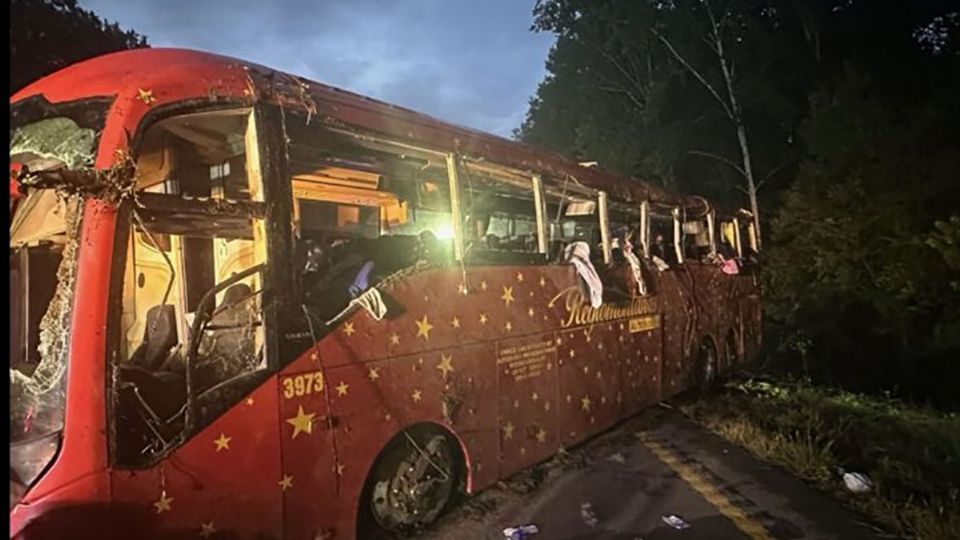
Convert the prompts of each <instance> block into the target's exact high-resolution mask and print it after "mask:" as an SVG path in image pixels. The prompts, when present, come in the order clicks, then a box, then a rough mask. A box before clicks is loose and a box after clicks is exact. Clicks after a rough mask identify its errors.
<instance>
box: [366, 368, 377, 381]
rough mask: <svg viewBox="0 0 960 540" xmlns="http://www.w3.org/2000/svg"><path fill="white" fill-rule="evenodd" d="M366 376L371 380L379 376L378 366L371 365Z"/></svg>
mask: <svg viewBox="0 0 960 540" xmlns="http://www.w3.org/2000/svg"><path fill="white" fill-rule="evenodd" d="M367 378H368V379H370V380H371V381H375V380H377V379H379V378H380V368H375V367H372V368H370V371H368V372H367Z"/></svg>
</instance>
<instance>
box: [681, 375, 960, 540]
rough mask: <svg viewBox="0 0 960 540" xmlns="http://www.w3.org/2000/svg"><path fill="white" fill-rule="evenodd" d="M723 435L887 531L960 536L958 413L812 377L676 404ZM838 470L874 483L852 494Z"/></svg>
mask: <svg viewBox="0 0 960 540" xmlns="http://www.w3.org/2000/svg"><path fill="white" fill-rule="evenodd" d="M678 405H679V407H680V409H681V410H682V411H683V412H684V413H685V414H687V415H688V416H690V417H691V418H693V419H694V420H696V421H697V422H699V423H701V424H703V425H704V426H706V427H707V428H708V429H710V430H712V431H713V432H715V433H717V434H719V435H720V436H722V437H724V438H725V439H727V440H729V441H731V442H733V443H736V444H738V445H740V446H743V447H744V448H746V449H747V450H749V451H750V452H751V453H753V454H754V455H756V456H757V457H759V458H762V459H764V460H767V461H770V462H773V463H776V464H779V465H780V466H782V467H784V468H785V469H787V470H788V471H790V472H791V473H792V474H794V475H796V476H798V477H800V478H803V479H805V480H807V481H809V482H811V483H813V484H815V485H817V486H818V487H819V488H821V489H823V490H826V491H829V492H831V493H833V494H834V495H836V496H837V497H839V498H841V499H843V500H844V501H846V502H847V503H848V504H849V505H850V506H851V507H853V508H854V509H856V510H858V511H860V512H862V513H863V514H864V515H866V516H867V517H868V518H869V519H870V520H871V521H872V522H873V523H874V524H875V525H876V526H877V527H878V528H880V529H882V530H883V531H885V532H887V533H890V534H893V535H896V536H900V537H906V538H917V539H921V540H941V539H958V538H960V415H957V414H952V415H949V414H944V413H940V412H938V411H935V410H932V409H926V408H921V407H916V406H911V405H908V404H905V403H903V402H900V401H897V400H894V399H890V398H882V397H873V396H865V395H861V394H853V393H850V392H845V391H842V390H839V389H833V388H825V387H819V386H813V385H811V384H809V383H805V382H796V381H787V380H779V381H776V380H775V381H770V380H755V379H750V380H740V381H733V382H729V383H727V384H726V385H724V386H723V388H722V389H721V390H720V391H718V392H716V393H714V394H710V395H706V396H701V397H697V398H694V399H692V400H689V401H684V402H682V403H679V404H678ZM839 467H843V468H844V469H845V470H848V471H855V472H860V473H864V474H866V475H867V476H869V477H870V479H871V480H872V481H873V483H874V489H872V490H871V491H870V492H869V493H865V494H854V493H851V492H849V491H847V490H846V489H845V488H844V486H843V483H842V480H841V477H840V474H839V473H838V472H837V471H838V468H839Z"/></svg>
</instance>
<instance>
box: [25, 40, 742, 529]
mask: <svg viewBox="0 0 960 540" xmlns="http://www.w3.org/2000/svg"><path fill="white" fill-rule="evenodd" d="M10 112H11V121H12V125H11V143H10V157H11V161H12V163H13V165H14V166H13V167H12V169H11V195H12V196H13V198H12V202H11V223H10V244H11V251H10V269H11V280H10V288H11V311H10V324H11V337H12V340H11V345H10V350H11V356H10V377H11V383H10V384H11V415H10V424H11V441H10V442H11V460H10V468H11V509H10V518H11V526H10V527H11V528H10V535H11V537H12V538H30V539H32V538H65V537H70V538H131V537H138V538H148V537H158V538H179V537H183V538H188V537H189V538H195V537H197V536H198V535H199V536H200V537H204V538H206V537H213V538H287V539H310V540H313V539H317V538H326V539H332V538H336V539H349V538H370V537H375V536H376V535H378V534H382V532H383V531H387V532H390V531H406V530H413V529H416V528H418V527H421V526H423V525H425V524H426V523H429V522H430V521H431V520H433V519H435V518H436V517H437V516H438V515H439V514H440V513H441V512H442V511H443V509H444V508H445V507H446V506H447V505H448V503H449V501H450V500H451V498H452V497H454V495H455V494H456V493H457V492H466V493H472V492H475V491H478V490H482V489H484V488H486V487H488V486H490V485H491V484H493V483H495V482H497V481H498V479H501V478H504V477H507V476H509V475H511V474H513V473H515V472H517V471H519V470H521V469H523V468H525V467H528V466H530V465H531V464H534V463H536V462H539V461H542V460H544V459H547V458H549V457H550V456H551V455H553V454H554V453H555V452H557V451H558V449H561V448H564V447H568V446H571V445H575V444H577V443H578V442H581V441H583V440H585V439H587V438H589V437H591V436H592V435H594V434H596V433H598V432H600V431H602V430H604V429H607V428H609V427H610V426H612V425H614V424H615V423H616V422H618V421H619V420H621V419H623V418H625V417H627V416H629V415H631V414H633V413H635V412H637V411H638V410H640V409H641V408H643V407H646V406H649V405H651V404H655V403H657V402H659V401H661V400H663V399H666V398H668V397H670V396H672V395H674V394H677V393H678V392H681V391H682V390H684V389H686V388H690V387H693V386H695V385H698V384H700V385H705V384H708V383H709V382H711V381H712V380H713V378H714V377H716V376H717V374H718V373H722V372H724V371H725V370H728V369H729V368H730V367H731V366H733V365H735V364H737V363H739V362H742V361H745V360H746V359H748V358H749V357H750V356H751V355H753V354H754V352H755V351H756V350H757V348H758V346H759V344H760V307H759V305H760V304H759V297H758V286H757V283H756V280H755V278H754V277H753V275H752V272H751V270H750V265H749V264H738V261H739V262H741V263H742V262H744V261H745V260H746V259H747V258H748V257H747V256H746V255H747V252H748V250H749V248H750V247H753V248H755V247H756V240H755V236H754V235H753V232H752V228H751V227H750V226H749V222H750V219H749V218H750V216H749V215H748V214H745V213H744V212H742V211H726V210H723V209H719V208H717V207H715V206H714V205H711V204H710V203H709V202H708V201H706V200H704V199H702V198H699V197H688V196H683V195H680V194H676V193H672V192H669V191H666V190H663V189H659V188H657V187H655V186H651V185H648V184H645V183H643V182H640V181H637V180H633V179H629V178H625V177H621V176H617V175H614V174H610V173H606V172H603V171H601V170H599V169H597V168H596V167H590V166H584V165H581V164H578V163H575V162H571V161H569V160H567V159H565V158H563V157H560V156H558V155H555V154H552V153H549V152H545V151H541V150H538V149H535V148H531V147H529V146H526V145H523V144H520V143H517V142H513V141H510V140H506V139H502V138H498V137H495V136H491V135H486V134H483V133H479V132H476V131H473V130H469V129H465V128H461V127H456V126H452V125H450V124H447V123H444V122H440V121H437V120H435V119H432V118H429V117H427V116H424V115H421V114H418V113H415V112H413V111H409V110H406V109H403V108H400V107H396V106H392V105H389V104H386V103H382V102H378V101H375V100H372V99H368V98H365V97H362V96H359V95H355V94H351V93H348V92H344V91H342V90H338V89H336V88H332V87H329V86H324V85H322V84H318V83H314V82H311V81H308V80H304V79H302V78H298V77H295V76H291V75H288V74H285V73H281V72H277V71H274V70H271V69H268V68H265V67H262V66H258V65H254V64H250V63H246V62H241V61H238V60H234V59H230V58H224V57H221V56H215V55H211V54H206V53H200V52H192V51H184V50H164V49H144V50H135V51H128V52H121V53H116V54H111V55H107V56H103V57H100V58H95V59H92V60H88V61H85V62H81V63H78V64H76V65H73V66H71V67H68V68H65V69H63V70H61V71H59V72H57V73H55V74H53V75H50V76H48V77H46V78H44V79H42V80H40V81H37V82H36V83H34V84H32V85H31V86H29V87H27V88H26V89H24V90H22V91H20V92H19V93H17V94H16V95H14V96H13V98H12V99H11V105H10ZM724 255H725V256H726V262H725V263H723V262H722V261H723V256H724ZM721 263H722V264H721Z"/></svg>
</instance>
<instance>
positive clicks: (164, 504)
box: [153, 490, 173, 514]
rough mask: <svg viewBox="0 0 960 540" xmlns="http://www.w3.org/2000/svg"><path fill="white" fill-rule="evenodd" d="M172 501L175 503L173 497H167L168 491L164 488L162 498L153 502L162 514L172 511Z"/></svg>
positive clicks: (161, 493)
mask: <svg viewBox="0 0 960 540" xmlns="http://www.w3.org/2000/svg"><path fill="white" fill-rule="evenodd" d="M171 503H173V497H167V491H166V490H163V491H161V492H160V499H158V500H157V502H155V503H153V507H154V508H156V509H157V513H158V514H162V513H164V512H169V511H170V509H171V506H170V504H171Z"/></svg>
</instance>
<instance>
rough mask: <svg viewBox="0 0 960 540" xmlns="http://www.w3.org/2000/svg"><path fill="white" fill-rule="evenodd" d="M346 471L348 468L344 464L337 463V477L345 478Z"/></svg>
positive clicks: (335, 470)
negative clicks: (344, 472)
mask: <svg viewBox="0 0 960 540" xmlns="http://www.w3.org/2000/svg"><path fill="white" fill-rule="evenodd" d="M344 470H346V467H345V466H344V465H343V463H337V466H336V467H335V468H334V472H336V473H337V476H343V471H344Z"/></svg>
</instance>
